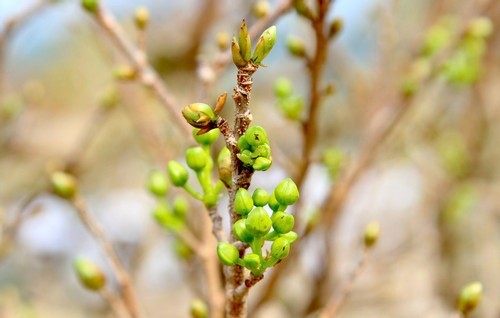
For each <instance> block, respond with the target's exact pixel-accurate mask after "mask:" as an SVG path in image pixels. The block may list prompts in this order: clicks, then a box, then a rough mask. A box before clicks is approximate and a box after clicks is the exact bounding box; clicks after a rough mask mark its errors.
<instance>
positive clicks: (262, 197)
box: [252, 189, 269, 206]
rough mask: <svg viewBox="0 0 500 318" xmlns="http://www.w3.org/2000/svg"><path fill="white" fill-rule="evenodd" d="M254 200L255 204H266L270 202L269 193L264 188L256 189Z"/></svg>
mask: <svg viewBox="0 0 500 318" xmlns="http://www.w3.org/2000/svg"><path fill="white" fill-rule="evenodd" d="M252 200H253V204H254V205H255V206H265V205H266V204H267V202H269V194H268V193H267V191H266V190H264V189H255V191H254V192H253V195H252Z"/></svg>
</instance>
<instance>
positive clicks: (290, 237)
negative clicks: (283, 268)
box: [280, 231, 298, 244]
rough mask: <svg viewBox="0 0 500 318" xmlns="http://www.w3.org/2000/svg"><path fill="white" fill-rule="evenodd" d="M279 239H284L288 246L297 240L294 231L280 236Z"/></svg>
mask: <svg viewBox="0 0 500 318" xmlns="http://www.w3.org/2000/svg"><path fill="white" fill-rule="evenodd" d="M280 237H283V238H286V239H287V240H288V242H289V243H290V244H292V243H293V242H295V241H296V240H297V238H298V235H297V233H295V232H294V231H290V232H288V233H286V234H281V235H280Z"/></svg>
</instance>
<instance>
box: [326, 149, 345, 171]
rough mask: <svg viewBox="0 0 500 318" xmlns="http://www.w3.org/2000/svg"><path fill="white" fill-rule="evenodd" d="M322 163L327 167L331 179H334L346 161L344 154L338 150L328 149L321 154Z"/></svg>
mask: <svg viewBox="0 0 500 318" xmlns="http://www.w3.org/2000/svg"><path fill="white" fill-rule="evenodd" d="M322 157H323V163H324V164H325V165H326V166H327V167H328V172H329V174H330V177H331V178H336V177H337V176H338V175H339V173H340V171H341V170H342V167H343V165H344V163H345V161H346V156H345V154H344V153H343V152H342V151H341V150H340V149H338V148H329V149H327V150H325V152H323V156H322Z"/></svg>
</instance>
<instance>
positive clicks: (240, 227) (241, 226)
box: [233, 219, 253, 243]
mask: <svg viewBox="0 0 500 318" xmlns="http://www.w3.org/2000/svg"><path fill="white" fill-rule="evenodd" d="M245 222H246V219H239V220H238V221H236V222H235V223H234V225H233V231H234V234H236V237H237V238H238V239H239V240H240V241H242V242H245V243H250V242H252V241H253V235H252V234H250V232H248V231H247V228H246V225H245Z"/></svg>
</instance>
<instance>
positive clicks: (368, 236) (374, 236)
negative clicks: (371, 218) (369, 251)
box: [364, 222, 380, 248]
mask: <svg viewBox="0 0 500 318" xmlns="http://www.w3.org/2000/svg"><path fill="white" fill-rule="evenodd" d="M379 233H380V225H379V224H378V223H377V222H371V223H370V224H368V225H367V226H366V228H365V235H364V241H365V247H366V248H371V247H372V246H373V245H375V243H377V240H378V236H379Z"/></svg>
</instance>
